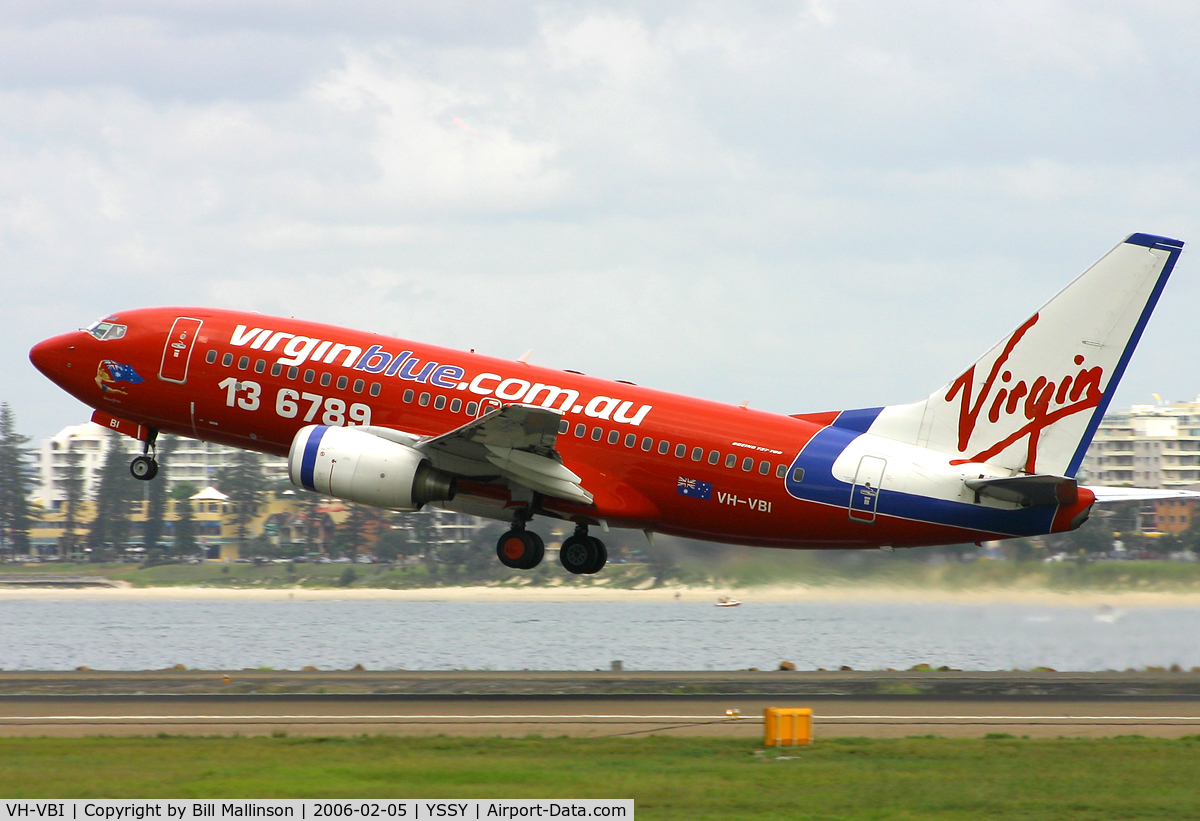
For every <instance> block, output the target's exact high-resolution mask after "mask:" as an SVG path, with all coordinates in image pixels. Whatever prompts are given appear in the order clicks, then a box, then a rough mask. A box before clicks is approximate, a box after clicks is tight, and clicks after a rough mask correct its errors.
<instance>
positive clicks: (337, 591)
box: [0, 585, 1200, 608]
mask: <svg viewBox="0 0 1200 821" xmlns="http://www.w3.org/2000/svg"><path fill="white" fill-rule="evenodd" d="M720 596H732V597H734V598H736V599H739V600H740V601H741V602H742V603H743V604H744V605H749V606H753V605H754V604H783V603H797V604H802V603H856V602H857V603H863V604H872V603H896V604H1023V605H1043V606H1057V607H1088V608H1097V607H1102V606H1109V607H1114V606H1121V607H1200V592H1179V593H1176V592H1168V591H1134V590H1129V591H1095V590H1085V591H1079V592H1060V591H1055V590H1047V589H1019V588H978V589H969V590H967V589H964V590H941V589H917V588H906V587H892V586H886V585H861V586H840V585H839V586H784V585H774V586H762V587H745V588H738V587H707V586H706V587H682V586H667V587H660V588H650V589H643V590H630V589H619V588H607V587H600V586H596V587H498V586H471V587H430V588H415V589H402V590H393V589H388V588H368V587H359V588H308V587H294V588H281V587H274V588H257V589H256V588H244V587H242V588H229V587H201V586H177V587H132V586H125V585H123V586H119V587H87V588H51V587H19V588H0V601H8V600H14V601H16V600H46V601H84V600H88V601H170V600H180V601H195V600H214V601H237V600H241V601H329V600H339V599H340V600H359V601H361V600H389V601H450V602H468V601H478V602H490V603H495V602H511V603H539V602H555V603H557V602H613V603H618V602H638V603H671V602H685V603H690V604H704V603H711V604H714V605H715V604H716V600H717V598H718V597H720Z"/></svg>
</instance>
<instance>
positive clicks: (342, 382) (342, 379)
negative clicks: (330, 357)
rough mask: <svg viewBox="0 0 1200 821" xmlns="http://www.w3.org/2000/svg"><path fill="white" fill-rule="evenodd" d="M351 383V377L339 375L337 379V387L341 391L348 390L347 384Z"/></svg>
mask: <svg viewBox="0 0 1200 821" xmlns="http://www.w3.org/2000/svg"><path fill="white" fill-rule="evenodd" d="M349 384H350V378H349V377H347V376H339V377H338V381H337V389H338V390H339V391H344V390H346V386H347V385H349Z"/></svg>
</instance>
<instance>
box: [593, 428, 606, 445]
mask: <svg viewBox="0 0 1200 821" xmlns="http://www.w3.org/2000/svg"><path fill="white" fill-rule="evenodd" d="M603 436H604V431H603V430H601V429H600V428H592V441H593V442H599V441H600V439H601V438H602V437H603Z"/></svg>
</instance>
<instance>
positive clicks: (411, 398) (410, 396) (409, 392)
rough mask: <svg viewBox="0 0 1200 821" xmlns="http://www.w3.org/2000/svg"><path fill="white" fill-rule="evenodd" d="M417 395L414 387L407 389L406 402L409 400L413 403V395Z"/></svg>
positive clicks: (405, 393)
mask: <svg viewBox="0 0 1200 821" xmlns="http://www.w3.org/2000/svg"><path fill="white" fill-rule="evenodd" d="M416 395H417V394H416V393H415V392H414V391H413V390H412V388H409V389H408V390H406V391H405V392H404V401H405V402H408V403H409V404H411V403H412V401H413V397H414V396H416Z"/></svg>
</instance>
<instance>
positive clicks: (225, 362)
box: [221, 353, 233, 368]
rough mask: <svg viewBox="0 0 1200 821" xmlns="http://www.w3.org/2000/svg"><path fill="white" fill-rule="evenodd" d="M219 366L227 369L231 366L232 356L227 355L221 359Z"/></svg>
mask: <svg viewBox="0 0 1200 821" xmlns="http://www.w3.org/2000/svg"><path fill="white" fill-rule="evenodd" d="M221 364H222V365H224V366H225V367H226V368H228V367H229V366H230V365H232V364H233V354H231V353H227V354H225V355H224V356H222V357H221Z"/></svg>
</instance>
